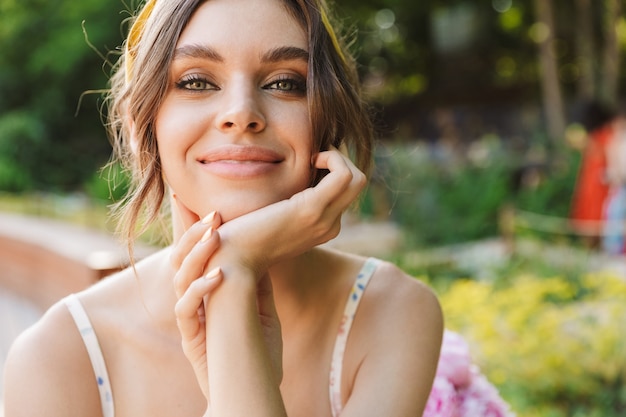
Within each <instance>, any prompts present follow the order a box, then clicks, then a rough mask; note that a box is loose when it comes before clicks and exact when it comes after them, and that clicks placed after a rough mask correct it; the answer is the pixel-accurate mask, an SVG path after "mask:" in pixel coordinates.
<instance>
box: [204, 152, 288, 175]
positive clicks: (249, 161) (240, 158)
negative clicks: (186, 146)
mask: <svg viewBox="0 0 626 417" xmlns="http://www.w3.org/2000/svg"><path fill="white" fill-rule="evenodd" d="M283 160H284V157H283V156H282V155H280V154H279V153H277V152H275V151H273V150H271V149H268V148H264V147H260V146H232V145H229V146H221V147H219V148H215V149H212V150H211V151H209V152H207V153H206V154H204V155H202V156H201V157H200V158H198V162H200V163H201V164H202V166H203V168H204V169H206V170H208V171H209V172H211V173H212V174H215V175H217V176H220V177H224V178H229V179H244V178H250V177H255V176H259V175H263V174H266V173H268V172H270V171H272V170H274V169H276V167H277V166H278V164H279V163H280V162H282V161H283Z"/></svg>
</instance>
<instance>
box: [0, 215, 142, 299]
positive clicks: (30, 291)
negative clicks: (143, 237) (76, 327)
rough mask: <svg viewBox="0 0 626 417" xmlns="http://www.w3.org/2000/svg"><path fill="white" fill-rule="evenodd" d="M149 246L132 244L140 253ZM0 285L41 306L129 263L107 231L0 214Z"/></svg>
mask: <svg viewBox="0 0 626 417" xmlns="http://www.w3.org/2000/svg"><path fill="white" fill-rule="evenodd" d="M150 251H151V249H150V248H144V247H142V248H137V254H138V256H139V257H142V256H145V255H146V254H147V253H149V252H150ZM0 265H1V266H2V267H1V271H0V285H3V286H4V287H5V288H7V289H9V290H13V291H14V292H15V293H16V294H19V295H21V296H24V297H26V298H28V299H30V300H32V301H33V302H34V303H35V304H37V305H38V306H39V307H40V308H42V309H46V308H48V307H49V306H50V305H52V304H53V303H54V302H56V301H57V300H59V299H60V298H62V297H64V296H65V295H67V294H69V293H72V292H76V291H80V290H82V289H84V288H86V287H88V286H89V285H91V284H93V283H95V282H97V281H98V280H99V279H101V278H102V277H104V276H106V275H108V274H111V273H113V272H115V271H117V270H119V269H120V268H123V267H124V266H126V265H128V255H127V253H126V250H125V248H123V246H122V245H121V244H120V243H119V242H118V241H117V240H116V239H115V238H114V237H113V236H111V235H108V234H106V233H103V232H100V231H95V230H89V229H86V228H83V227H78V226H74V225H71V224H68V223H64V222H59V221H55V220H50V219H44V218H39V217H27V216H20V215H15V214H6V213H0Z"/></svg>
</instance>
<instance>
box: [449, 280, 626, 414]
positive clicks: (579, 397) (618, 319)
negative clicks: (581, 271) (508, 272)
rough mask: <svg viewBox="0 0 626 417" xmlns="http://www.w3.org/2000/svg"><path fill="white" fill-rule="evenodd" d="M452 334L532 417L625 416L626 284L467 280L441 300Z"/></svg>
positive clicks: (515, 404)
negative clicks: (625, 328) (458, 335)
mask: <svg viewBox="0 0 626 417" xmlns="http://www.w3.org/2000/svg"><path fill="white" fill-rule="evenodd" d="M441 302H442V306H443V310H444V312H445V316H446V323H447V326H448V327H449V328H451V329H453V330H457V331H459V332H460V333H462V334H463V335H464V336H465V337H466V338H467V339H468V341H469V342H470V344H471V346H472V348H473V354H474V357H475V358H476V360H477V363H478V364H479V366H480V367H481V369H482V370H483V371H484V372H485V374H486V375H487V376H488V377H489V379H490V380H491V381H492V382H494V383H495V384H496V385H497V386H498V387H499V389H500V391H501V393H502V395H503V396H504V398H505V399H507V400H508V401H509V402H510V403H511V404H512V406H513V408H514V409H515V410H516V411H517V412H518V415H519V416H520V417H525V416H528V417H530V416H533V417H535V416H546V417H547V416H554V417H566V416H603V417H614V416H615V417H616V416H619V415H622V412H623V410H624V409H625V408H626V354H625V353H624V352H626V339H624V338H623V323H624V322H625V320H626V282H624V280H623V279H622V278H620V277H616V276H612V275H609V274H600V273H595V274H591V275H581V276H579V278H578V280H576V281H572V280H571V279H566V278H563V277H560V276H558V275H557V276H545V277H540V276H537V275H528V274H525V275H524V274H522V275H518V276H509V277H508V283H507V285H499V286H495V285H493V284H489V283H486V282H479V281H473V280H459V281H457V282H456V283H454V284H453V285H452V286H451V287H450V289H449V290H448V291H447V292H445V293H443V294H442V295H441Z"/></svg>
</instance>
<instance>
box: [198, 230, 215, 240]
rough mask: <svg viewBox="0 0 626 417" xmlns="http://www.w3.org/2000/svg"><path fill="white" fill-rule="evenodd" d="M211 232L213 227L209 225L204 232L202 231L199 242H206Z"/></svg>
mask: <svg viewBox="0 0 626 417" xmlns="http://www.w3.org/2000/svg"><path fill="white" fill-rule="evenodd" d="M212 234H213V228H212V227H209V229H208V230H207V231H206V232H204V234H203V235H202V239H200V242H202V243H204V242H206V241H207V240H209V238H210V237H211V235H212Z"/></svg>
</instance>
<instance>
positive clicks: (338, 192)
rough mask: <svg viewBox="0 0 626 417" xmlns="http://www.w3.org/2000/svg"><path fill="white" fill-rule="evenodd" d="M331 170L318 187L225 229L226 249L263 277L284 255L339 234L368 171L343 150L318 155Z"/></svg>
mask: <svg viewBox="0 0 626 417" xmlns="http://www.w3.org/2000/svg"><path fill="white" fill-rule="evenodd" d="M313 162H314V166H315V168H317V169H327V170H328V171H329V173H328V174H327V175H326V176H325V177H324V178H323V179H322V180H321V181H320V182H319V184H317V185H316V186H315V187H311V188H307V189H305V190H303V191H301V192H299V193H296V194H295V195H293V196H292V197H291V198H290V199H288V200H283V201H279V202H277V203H274V204H271V205H269V206H266V207H263V208H261V209H258V210H255V211H253V212H251V213H248V214H245V215H243V216H240V217H238V218H236V219H233V220H231V221H229V222H227V223H224V224H223V225H222V226H220V228H219V232H220V236H221V239H222V242H223V243H222V248H223V250H228V251H231V250H232V251H234V252H235V256H236V258H237V259H239V260H240V261H241V262H242V263H243V264H245V265H246V266H247V267H248V268H250V269H252V270H253V271H254V272H255V274H256V275H257V276H261V275H262V274H264V273H265V272H266V271H267V269H268V268H269V267H270V266H271V265H273V264H275V263H277V262H279V261H280V260H283V259H286V258H290V257H294V256H297V255H299V254H302V253H304V252H306V251H307V250H309V249H311V248H313V247H314V246H317V245H319V244H322V243H325V242H327V241H329V240H330V239H332V238H334V237H336V236H337V235H338V234H339V231H340V229H341V215H342V213H343V212H344V211H345V210H346V209H347V208H348V207H349V206H350V204H352V202H354V200H355V199H356V198H357V197H358V195H359V193H360V192H361V190H362V189H363V187H364V186H365V184H366V178H365V175H364V174H363V173H362V172H361V171H359V170H358V169H357V168H356V166H354V164H353V163H352V162H351V161H350V160H349V159H348V158H347V157H346V156H344V155H343V154H341V153H340V152H339V151H338V150H337V149H335V148H333V149H331V150H329V151H325V152H321V153H319V154H318V155H316V156H315V158H314V161H313Z"/></svg>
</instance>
